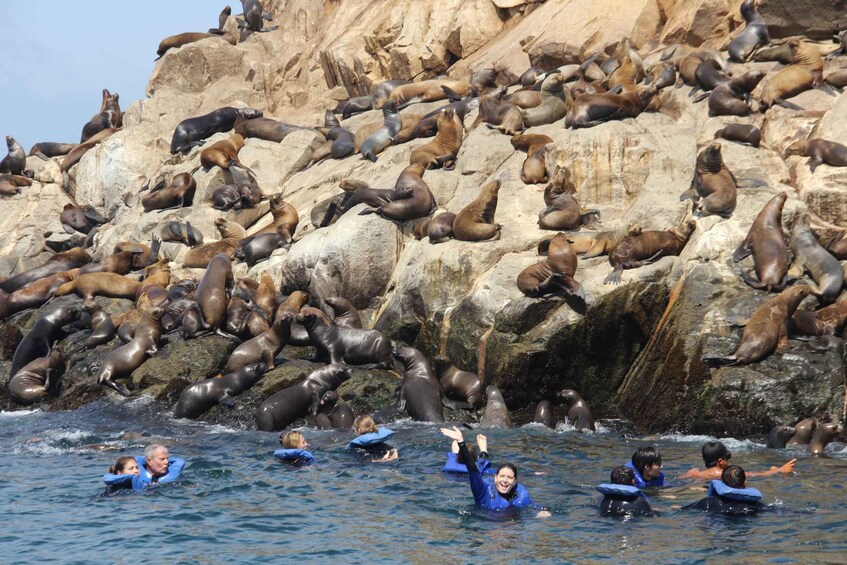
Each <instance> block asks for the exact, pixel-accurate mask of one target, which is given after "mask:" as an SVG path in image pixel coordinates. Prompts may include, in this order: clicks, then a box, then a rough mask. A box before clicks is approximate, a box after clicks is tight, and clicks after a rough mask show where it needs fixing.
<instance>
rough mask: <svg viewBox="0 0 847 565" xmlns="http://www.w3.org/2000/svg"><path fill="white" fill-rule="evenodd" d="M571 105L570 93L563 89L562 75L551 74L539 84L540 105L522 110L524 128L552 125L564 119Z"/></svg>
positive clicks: (571, 97)
mask: <svg viewBox="0 0 847 565" xmlns="http://www.w3.org/2000/svg"><path fill="white" fill-rule="evenodd" d="M572 105H573V96H571V91H570V90H568V89H567V88H565V81H564V77H562V73H553V74H551V75H550V76H548V77H547V78H545V79H544V82H543V83H542V84H541V103H540V104H539V105H538V106H536V107H534V108H530V109H528V110H522V111H521V115H522V117H523V125H524V127H532V126H541V125H544V124H552V123H553V122H556V121H558V120H561V119H562V118H564V117H565V115H566V114H567V113H568V110H570V108H571V106H572Z"/></svg>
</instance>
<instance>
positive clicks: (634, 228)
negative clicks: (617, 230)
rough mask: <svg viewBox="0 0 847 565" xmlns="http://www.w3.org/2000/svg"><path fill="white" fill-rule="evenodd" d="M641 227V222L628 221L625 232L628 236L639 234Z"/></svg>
mask: <svg viewBox="0 0 847 565" xmlns="http://www.w3.org/2000/svg"><path fill="white" fill-rule="evenodd" d="M642 229H643V228H642V227H641V224H639V223H638V222H630V224H629V225H627V226H626V234H627V235H629V236H636V235H641V231H642Z"/></svg>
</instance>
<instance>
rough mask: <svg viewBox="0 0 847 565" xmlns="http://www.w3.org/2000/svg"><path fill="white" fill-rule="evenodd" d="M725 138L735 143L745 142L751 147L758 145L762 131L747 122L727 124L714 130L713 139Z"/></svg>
mask: <svg viewBox="0 0 847 565" xmlns="http://www.w3.org/2000/svg"><path fill="white" fill-rule="evenodd" d="M718 138H722V139H726V140H728V141H735V142H736V143H746V144H747V145H750V146H751V147H758V146H759V144H760V143H761V142H762V132H761V130H759V128H757V127H756V126H748V125H747V124H729V125H728V126H725V127H722V128H721V129H719V130H718V131H716V132H715V137H714V139H718Z"/></svg>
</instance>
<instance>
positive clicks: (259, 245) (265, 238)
mask: <svg viewBox="0 0 847 565" xmlns="http://www.w3.org/2000/svg"><path fill="white" fill-rule="evenodd" d="M289 247H291V242H290V241H288V242H286V241H285V238H284V237H283V236H281V235H279V234H278V233H264V234H262V235H257V236H256V237H253V238H251V239H250V241H249V242H248V243H247V245H245V246H243V247H241V246H239V247H238V248H237V249H236V250H235V259H237V260H239V261H244V262H245V263H247V266H248V267H253V266H254V265H256V264H257V263H261V262H262V261H266V260H267V259H268V258H270V256H271V255H273V252H274V251H276V250H277V249H287V248H289Z"/></svg>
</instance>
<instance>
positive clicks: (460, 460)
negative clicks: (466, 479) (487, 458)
mask: <svg viewBox="0 0 847 565" xmlns="http://www.w3.org/2000/svg"><path fill="white" fill-rule="evenodd" d="M465 447H467V448H468V452H469V453H470V454H471V461H476V450H475V449H474V447H473V446H472V445H471V444H469V443H466V444H465ZM456 463H461V464H462V465H467V464H468V462H467V461H465V458H464V457H462V450H461V449H460V450H459V453H457V454H456Z"/></svg>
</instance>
